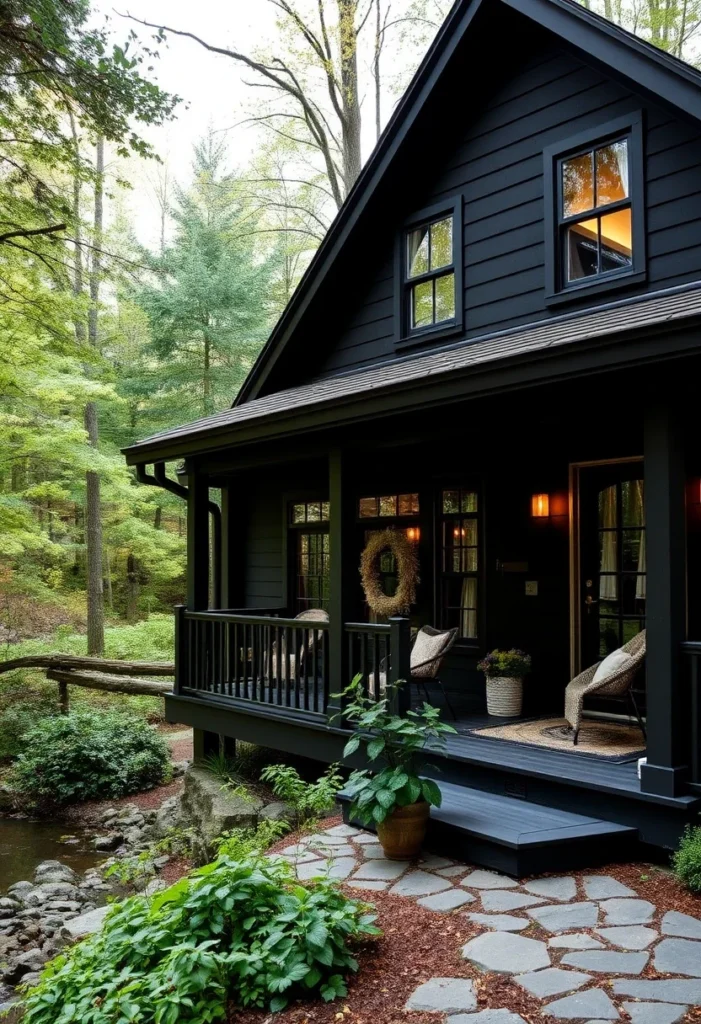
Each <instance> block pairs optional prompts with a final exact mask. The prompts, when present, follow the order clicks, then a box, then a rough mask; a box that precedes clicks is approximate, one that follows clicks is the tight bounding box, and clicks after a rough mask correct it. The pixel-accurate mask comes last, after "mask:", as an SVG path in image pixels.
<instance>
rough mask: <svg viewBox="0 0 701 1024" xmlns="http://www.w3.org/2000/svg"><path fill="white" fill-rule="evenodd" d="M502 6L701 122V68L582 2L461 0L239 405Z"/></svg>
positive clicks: (252, 394) (253, 392)
mask: <svg viewBox="0 0 701 1024" xmlns="http://www.w3.org/2000/svg"><path fill="white" fill-rule="evenodd" d="M496 5H503V6H505V7H507V8H509V9H511V10H513V11H517V12H518V13H519V14H521V15H525V16H526V17H528V18H530V19H531V20H533V21H534V22H536V23H537V24H539V25H541V26H542V27H543V28H546V29H548V30H550V31H551V32H553V33H555V34H556V35H558V36H559V37H560V38H562V39H563V41H564V42H566V43H567V44H568V45H570V46H571V47H574V48H575V49H577V50H580V51H581V53H582V55H583V57H584V58H585V59H586V60H587V61H588V62H590V63H592V62H593V63H597V64H599V65H600V66H601V68H602V69H604V70H605V71H606V72H607V73H608V74H610V75H616V76H617V77H619V78H623V79H625V80H626V81H627V82H628V83H629V84H632V85H633V86H634V87H635V89H636V90H637V91H638V92H641V93H643V94H647V95H648V96H649V97H650V98H651V99H654V100H655V101H656V102H662V103H666V104H667V105H668V106H672V107H673V108H675V109H676V110H677V111H679V112H680V114H681V115H682V116H684V117H691V118H692V119H694V120H697V121H701V88H700V87H701V74H699V72H698V71H697V70H696V69H695V68H693V67H691V66H690V65H688V64H686V63H684V61H681V60H678V59H677V58H675V57H672V56H670V55H669V54H667V53H665V52H664V51H662V50H659V49H658V48H657V47H655V46H652V45H651V44H650V43H646V42H644V41H643V40H641V39H638V38H637V36H634V35H632V34H631V33H630V32H627V31H626V30H624V29H621V28H619V27H618V26H616V25H613V24H612V23H611V22H609V21H607V20H606V19H605V18H602V17H600V16H599V15H597V14H594V13H593V12H592V11H589V10H587V9H586V8H585V7H583V6H582V5H581V4H579V3H577V2H576V0H457V2H456V3H455V5H454V6H453V8H452V9H451V11H450V13H449V14H448V16H447V18H446V20H445V22H444V23H443V25H442V27H441V29H440V31H439V32H438V34H437V36H436V39H435V40H434V42H433V45H432V46H431V47H430V49H429V51H428V53H427V54H426V57H425V58H424V60H423V62H422V64H421V66H420V67H419V69H418V71H417V72H416V74H415V76H414V78H413V80H412V82H411V85H410V86H409V88H408V89H407V91H406V93H405V94H404V96H403V97H402V100H401V101H400V103H399V104H398V106H397V108H396V110H395V113H394V115H393V117H392V118H391V120H390V122H389V124H388V125H387V127H386V129H385V131H384V133H383V135H382V137H381V139H380V141H379V142H378V144H377V146H376V147H375V150H374V151H373V153H372V155H371V157H370V159H369V160H368V162H367V164H366V165H365V167H364V168H363V170H362V172H361V174H360V176H359V178H358V180H357V181H356V183H355V185H354V187H353V189H352V190H351V192H350V194H349V196H348V198H347V199H346V201H345V203H344V204H343V207H342V208H341V210H340V211H339V213H338V215H337V217H336V219H335V220H334V222H333V224H332V225H331V227H330V229H329V231H328V233H327V235H326V237H325V238H324V240H323V242H322V244H321V245H320V247H319V249H318V250H317V252H316V254H315V256H314V258H313V259H312V261H311V263H310V265H309V267H308V269H307V271H306V273H305V275H304V277H303V278H302V280H301V282H300V284H299V286H298V288H297V290H296V291H295V293H294V295H293V296H292V298H291V300H290V302H289V303H288V305H287V307H286V308H285V310H284V311H283V313H282V315H281V317H280V319H279V321H278V323H277V324H276V326H275V328H274V329H273V331H272V334H271V335H270V337H269V339H268V341H267V343H266V344H265V346H264V347H263V350H262V351H261V353H260V355H259V357H258V359H257V360H256V363H255V365H254V366H253V369H252V370H251V372H250V374H249V376H248V378H247V380H246V381H245V383H244V385H243V387H242V389H241V391H240V393H239V395H238V397H237V398H236V401H235V402H234V406H235V407H237V406H240V405H242V404H244V403H246V402H248V401H250V400H251V399H253V398H256V397H257V396H258V395H259V394H260V393H261V391H263V390H264V388H265V382H266V379H267V376H268V374H269V372H270V370H271V369H272V368H273V366H274V365H275V363H276V361H277V359H278V358H279V356H280V354H281V353H282V351H283V349H284V348H285V347H286V345H287V344H288V342H289V341H290V339H291V338H292V336H293V334H294V333H295V330H296V329H297V327H298V326H299V324H300V322H301V321H302V318H303V317H304V315H305V314H306V312H307V310H308V309H309V307H310V305H311V303H312V302H313V300H314V298H315V296H316V295H317V293H318V292H319V290H320V289H321V288H322V286H323V284H324V281H325V279H326V277H327V275H328V272H329V270H330V268H331V266H332V264H333V262H334V260H335V259H336V258H337V256H338V255H339V253H340V252H341V250H342V248H343V247H344V246H345V245H346V244H347V243H348V241H349V239H350V238H351V237H352V235H353V234H354V232H355V230H356V229H357V228H358V226H359V225H360V223H361V222H362V218H363V213H364V212H365V209H366V207H367V205H368V201H369V200H370V198H371V197H372V194H373V191H374V189H375V188H376V187H377V185H378V183H379V181H380V180H381V178H382V177H383V176H384V175H385V174H386V173H387V172H388V170H389V169H390V167H391V166H392V164H393V162H394V161H395V160H396V159H397V157H398V155H399V151H400V149H401V146H402V144H403V142H404V141H405V139H406V137H407V136H408V134H409V133H410V132H411V130H412V127H413V125H414V122H415V120H416V118H417V116H418V114H419V112H420V111H421V108H422V106H423V104H424V103H425V102H426V100H427V98H428V96H429V94H430V93H431V92H432V90H433V89H434V87H435V86H436V84H437V82H438V80H439V78H440V77H441V74H442V73H443V71H444V70H445V68H446V67H447V65H448V64H449V62H450V60H451V58H452V56H453V55H454V53H455V51H456V49H457V47H458V45H459V44H460V42H461V40H462V39H463V37H464V35H465V33H467V32H468V31H469V30H470V26H471V25H472V22H473V21H474V20H475V17H476V15H477V14H478V13H479V11H480V10H481V9H482V8H488V7H490V6H491V7H494V6H496Z"/></svg>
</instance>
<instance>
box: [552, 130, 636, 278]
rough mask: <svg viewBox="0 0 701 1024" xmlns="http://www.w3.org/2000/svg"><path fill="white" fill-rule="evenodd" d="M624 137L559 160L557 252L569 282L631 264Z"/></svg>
mask: <svg viewBox="0 0 701 1024" xmlns="http://www.w3.org/2000/svg"><path fill="white" fill-rule="evenodd" d="M628 159H629V147H628V138H623V139H618V140H616V141H614V142H611V143H607V144H606V145H604V146H599V147H593V148H592V149H591V150H588V151H587V152H586V153H581V154H579V155H577V156H573V157H570V158H568V159H566V160H563V161H562V162H561V165H560V167H561V169H560V182H561V195H562V200H561V207H560V224H561V225H562V227H561V231H562V246H563V248H562V255H563V258H564V268H565V273H564V277H565V281H566V283H568V284H572V283H575V282H577V281H582V280H585V279H587V278H592V277H599V276H602V275H604V274H610V273H613V272H615V271H626V270H630V269H631V267H632V265H633V240H632V235H633V228H632V204H631V198H630V187H629V169H628Z"/></svg>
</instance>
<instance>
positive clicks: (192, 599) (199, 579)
mask: <svg viewBox="0 0 701 1024" xmlns="http://www.w3.org/2000/svg"><path fill="white" fill-rule="evenodd" d="M208 604H209V487H208V486H207V478H206V477H204V476H202V475H201V474H199V473H197V472H195V470H194V468H192V467H190V466H188V468H187V607H188V608H189V609H190V611H193V612H197V611H203V610H205V609H206V608H207V605H208Z"/></svg>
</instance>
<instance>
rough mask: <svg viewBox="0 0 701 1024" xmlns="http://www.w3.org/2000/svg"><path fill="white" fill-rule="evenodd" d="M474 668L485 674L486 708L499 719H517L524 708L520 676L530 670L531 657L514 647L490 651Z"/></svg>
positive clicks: (521, 677)
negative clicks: (508, 649) (507, 649)
mask: <svg viewBox="0 0 701 1024" xmlns="http://www.w3.org/2000/svg"><path fill="white" fill-rule="evenodd" d="M477 668H478V669H479V670H480V671H481V672H484V674H485V676H486V677H487V711H488V713H489V714H490V715H496V716H497V717H499V718H516V717H518V715H520V714H521V709H522V707H523V677H524V676H525V675H526V673H527V672H530V670H531V656H530V654H526V653H525V652H524V651H520V650H518V649H517V648H512V649H511V650H510V651H498V650H497V651H492V652H491V653H490V654H487V655H485V657H484V658H483V659H482V661H480V662H479V664H478V665H477Z"/></svg>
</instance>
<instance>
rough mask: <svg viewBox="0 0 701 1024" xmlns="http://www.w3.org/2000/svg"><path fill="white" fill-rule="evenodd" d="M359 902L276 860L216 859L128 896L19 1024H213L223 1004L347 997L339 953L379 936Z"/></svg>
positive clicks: (56, 972)
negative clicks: (152, 891)
mask: <svg viewBox="0 0 701 1024" xmlns="http://www.w3.org/2000/svg"><path fill="white" fill-rule="evenodd" d="M370 910H371V908H370V907H368V906H367V905H366V904H363V903H359V902H355V901H353V900H349V899H346V897H345V896H344V895H343V894H342V892H341V891H340V889H339V888H338V886H336V885H334V884H333V883H332V882H328V881H325V882H322V881H320V882H317V883H314V884H308V885H300V884H299V883H298V882H296V881H295V879H294V877H293V875H292V870H291V868H290V867H289V865H288V864H286V863H285V862H282V861H281V862H274V861H270V860H268V859H266V858H265V857H263V856H261V855H260V854H258V855H252V856H249V857H247V858H245V859H242V860H239V861H235V860H232V859H230V858H228V857H221V858H219V859H218V860H216V861H215V862H214V863H213V864H208V865H207V866H206V867H204V868H201V869H200V870H198V871H195V872H193V873H192V874H191V875H189V876H187V877H186V878H183V879H181V880H180V881H179V882H177V883H176V884H175V885H174V886H171V888H170V889H167V890H166V891H165V892H163V893H159V894H158V895H157V896H155V897H152V898H151V899H150V900H149V899H148V898H146V897H144V896H135V897H132V898H131V899H128V900H126V902H124V903H123V904H121V905H120V906H118V907H117V908H115V910H114V911H113V912H112V913H111V914H109V915H108V917H107V919H106V921H105V925H104V928H103V930H102V932H100V933H98V934H96V935H94V936H92V937H90V938H88V939H86V940H85V941H83V942H80V943H78V945H76V946H74V947H73V948H72V949H70V950H69V951H68V952H67V953H66V954H65V955H62V956H59V957H57V958H56V959H55V960H53V961H52V962H51V963H50V964H49V965H48V966H47V967H46V968H45V970H44V972H43V974H42V978H41V981H40V982H39V984H38V986H37V987H36V988H34V989H32V990H31V992H30V994H29V996H28V998H27V1001H26V1013H25V1016H24V1022H25V1024H117V1022H119V1024H130V1022H134V1024H136V1022H138V1024H176V1022H177V1024H213V1022H219V1021H222V1020H225V1019H226V1004H227V1000H228V999H233V1000H234V1002H235V1003H236V1004H237V1005H238V1006H241V1007H258V1008H264V1007H266V1006H267V1007H269V1008H270V1009H271V1010H272V1011H277V1010H282V1009H284V1007H285V1006H286V1005H287V1002H288V1000H289V999H290V998H296V997H300V996H311V995H314V994H317V993H318V994H319V995H321V997H322V999H324V1000H326V1001H331V1000H333V999H335V998H336V997H337V996H343V995H345V994H346V986H345V982H344V977H343V975H344V973H345V972H347V971H355V970H357V967H358V965H357V962H356V961H355V959H354V958H353V956H352V954H351V952H350V949H349V946H350V943H351V942H352V941H353V940H357V939H360V938H364V937H366V936H373V935H379V934H380V932H379V930H378V929H377V928H376V927H375V924H374V920H375V915H374V914H372V913H370Z"/></svg>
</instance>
